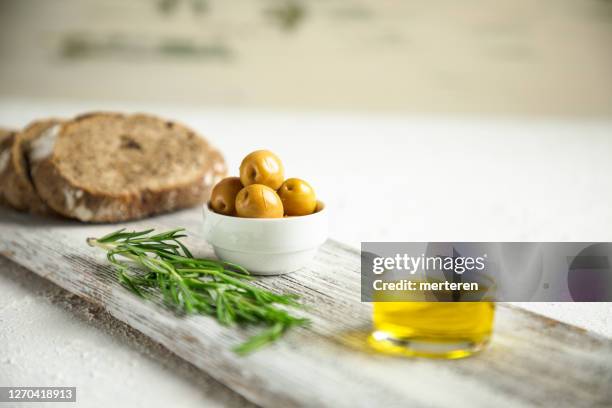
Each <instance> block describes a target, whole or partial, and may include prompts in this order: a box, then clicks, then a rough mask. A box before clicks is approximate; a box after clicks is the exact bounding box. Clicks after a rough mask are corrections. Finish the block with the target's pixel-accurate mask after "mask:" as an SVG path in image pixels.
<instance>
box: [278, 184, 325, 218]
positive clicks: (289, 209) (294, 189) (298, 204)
mask: <svg viewBox="0 0 612 408" xmlns="http://www.w3.org/2000/svg"><path fill="white" fill-rule="evenodd" d="M278 196H279V197H280V199H281V201H282V203H283V208H284V210H285V214H286V215H289V216H300V215H308V214H312V213H313V212H315V210H316V209H317V197H316V196H315V192H314V189H313V188H312V186H311V185H310V184H308V183H307V182H305V181H304V180H301V179H299V178H290V179H287V180H285V182H284V183H283V184H282V185H281V186H280V188H279V189H278Z"/></svg>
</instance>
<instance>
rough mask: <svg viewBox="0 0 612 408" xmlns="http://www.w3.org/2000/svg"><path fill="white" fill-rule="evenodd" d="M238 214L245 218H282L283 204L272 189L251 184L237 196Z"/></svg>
mask: <svg viewBox="0 0 612 408" xmlns="http://www.w3.org/2000/svg"><path fill="white" fill-rule="evenodd" d="M236 214H238V216H239V217H243V218H281V217H282V216H283V214H284V211H283V203H282V201H281V199H280V197H279V196H278V194H276V191H274V190H272V189H271V188H270V187H268V186H264V185H263V184H251V185H249V186H246V187H245V188H243V189H242V190H240V192H239V193H238V195H237V196H236Z"/></svg>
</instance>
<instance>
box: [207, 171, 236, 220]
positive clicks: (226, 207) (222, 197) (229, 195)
mask: <svg viewBox="0 0 612 408" xmlns="http://www.w3.org/2000/svg"><path fill="white" fill-rule="evenodd" d="M240 190H242V183H241V182H240V179H239V178H238V177H226V178H224V179H223V180H221V181H220V182H218V183H217V184H216V185H215V187H213V190H212V193H211V196H210V206H211V208H212V209H213V210H214V211H215V212H216V213H219V214H224V215H236V196H237V195H238V193H239V192H240Z"/></svg>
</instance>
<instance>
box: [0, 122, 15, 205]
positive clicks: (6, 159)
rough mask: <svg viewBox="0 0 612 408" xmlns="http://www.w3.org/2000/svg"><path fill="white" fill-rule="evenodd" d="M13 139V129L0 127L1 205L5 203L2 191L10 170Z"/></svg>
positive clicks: (4, 188) (5, 185) (5, 186)
mask: <svg viewBox="0 0 612 408" xmlns="http://www.w3.org/2000/svg"><path fill="white" fill-rule="evenodd" d="M14 139H15V132H14V131H12V130H8V129H4V128H0V204H2V205H4V204H7V202H6V198H4V191H5V190H6V188H7V186H8V183H7V182H6V181H7V177H8V175H9V172H10V171H11V166H10V161H11V146H12V145H13V140H14Z"/></svg>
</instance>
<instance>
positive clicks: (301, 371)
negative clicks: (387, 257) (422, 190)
mask: <svg viewBox="0 0 612 408" xmlns="http://www.w3.org/2000/svg"><path fill="white" fill-rule="evenodd" d="M151 226H152V227H158V228H168V227H177V226H185V227H187V228H188V229H189V230H190V235H191V237H190V240H189V243H190V245H191V246H192V247H194V248H196V249H197V250H196V251H195V252H196V253H197V255H199V256H211V255H212V254H211V249H210V247H209V246H208V245H207V244H206V243H205V242H204V240H203V239H202V236H201V231H200V230H199V229H200V226H201V216H200V211H199V210H189V211H183V212H180V213H176V214H171V215H165V216H160V217H156V218H153V219H149V220H144V221H141V222H137V223H131V224H128V228H144V227H151ZM116 228H117V226H111V225H104V226H100V225H83V224H79V223H75V222H70V221H65V220H50V219H42V218H35V217H31V216H26V215H23V214H17V213H14V212H12V211H9V210H0V250H1V251H2V254H3V255H5V256H7V257H8V258H10V259H12V260H13V261H15V262H17V263H19V264H21V265H23V266H25V267H26V268H28V269H30V270H32V271H34V272H36V273H37V274H39V275H41V276H44V277H46V278H47V279H50V280H51V281H53V282H55V283H56V284H58V285H59V286H61V287H63V288H65V289H67V290H69V291H71V292H73V293H76V294H78V295H79V296H83V297H85V298H87V299H89V300H90V301H92V302H95V303H98V304H100V305H102V306H103V307H104V308H106V309H107V310H108V311H109V312H110V313H111V314H112V315H113V316H115V317H116V318H118V319H119V320H122V321H124V322H126V323H127V324H129V325H131V326H132V327H134V328H136V329H138V330H139V331H141V332H143V333H144V334H146V335H147V336H149V337H151V338H152V339H154V340H156V341H158V342H160V343H161V344H163V345H165V346H166V347H167V348H169V349H170V350H174V351H175V352H176V353H177V354H178V355H179V356H180V357H182V358H184V359H186V360H188V361H190V362H192V363H193V364H195V365H196V366H198V367H200V368H201V369H202V370H204V371H206V372H207V373H209V374H210V375H211V376H213V377H214V378H216V379H217V380H218V381H220V382H222V383H224V384H226V385H228V386H229V387H231V388H232V389H234V390H236V391H237V392H239V393H241V394H242V395H244V396H245V397H246V398H248V399H249V400H251V401H253V402H255V403H258V404H262V405H266V406H351V407H352V406H372V405H374V404H376V405H386V406H405V405H407V404H410V405H411V406H441V407H442V406H449V405H451V404H452V405H453V406H457V405H466V406H467V405H470V406H487V407H489V406H495V405H500V404H503V406H506V407H507V406H542V405H546V406H549V405H550V406H571V407H575V406H602V407H603V406H610V405H611V404H612V390H611V388H610V383H612V341H611V340H609V339H606V338H603V337H600V336H596V335H593V334H591V333H588V332H585V331H582V330H579V329H577V328H574V327H571V326H568V325H565V324H562V323H559V322H557V321H554V320H550V319H546V318H543V317H541V316H537V315H534V314H532V313H529V312H525V311H522V310H519V309H516V308H512V307H509V306H505V305H500V306H499V307H498V313H497V317H496V330H495V336H494V339H493V342H492V345H491V347H489V348H488V349H487V350H485V351H484V352H482V353H481V354H480V355H478V356H476V357H473V358H470V359H465V360H459V361H430V360H423V359H398V358H391V357H387V356H382V355H377V354H373V353H371V352H370V351H368V350H367V348H365V346H364V339H365V336H366V335H367V332H368V330H369V328H370V327H369V326H370V313H371V308H370V305H368V304H362V303H360V301H359V285H360V281H359V256H358V253H357V252H356V251H355V250H353V249H351V248H348V247H346V246H344V245H342V244H340V243H338V242H335V241H328V242H327V243H326V244H325V245H324V246H323V247H322V248H321V250H320V251H319V254H318V255H317V257H316V259H315V260H314V262H313V263H312V264H311V265H309V266H308V267H307V268H305V269H303V270H301V271H299V272H296V273H294V274H291V275H287V276H281V277H271V278H262V279H260V280H258V281H257V283H258V284H259V285H261V286H263V287H266V288H270V289H274V290H277V291H280V292H284V293H287V292H293V293H299V294H301V295H302V297H303V300H304V302H305V303H307V304H308V305H309V306H310V308H309V310H308V311H307V312H305V314H306V315H308V316H309V317H310V318H311V319H312V320H313V325H312V326H311V327H310V328H299V329H296V330H294V331H293V332H291V333H290V334H289V335H288V336H286V337H285V339H284V340H283V341H281V342H279V343H278V344H275V345H274V346H272V347H269V348H267V349H265V350H262V351H260V352H257V353H255V354H253V355H251V356H248V357H246V358H242V357H238V356H236V355H235V354H233V353H232V352H231V351H230V350H229V349H230V347H231V346H232V345H234V344H237V343H238V342H240V341H242V340H243V339H245V338H246V337H247V335H248V334H249V333H245V332H243V331H240V330H238V329H228V328H223V327H220V326H219V325H218V324H217V323H216V322H215V321H214V320H213V319H211V318H208V317H204V316H192V317H184V318H179V317H176V316H175V315H174V314H172V313H171V312H169V311H168V310H166V309H165V308H164V307H163V306H161V305H159V304H154V303H151V302H147V301H143V300H141V299H139V298H137V297H135V296H133V295H132V294H131V293H129V292H128V291H126V290H124V289H123V288H122V287H121V286H120V285H118V284H117V282H116V279H115V273H114V271H113V270H112V269H111V268H110V267H109V266H108V265H107V264H106V262H105V259H104V254H103V253H102V252H99V251H97V250H96V249H93V248H89V247H88V246H87V245H86V244H85V238H86V237H88V236H100V235H102V234H105V233H107V232H109V231H111V230H113V229H116Z"/></svg>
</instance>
